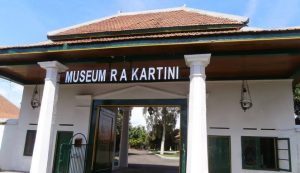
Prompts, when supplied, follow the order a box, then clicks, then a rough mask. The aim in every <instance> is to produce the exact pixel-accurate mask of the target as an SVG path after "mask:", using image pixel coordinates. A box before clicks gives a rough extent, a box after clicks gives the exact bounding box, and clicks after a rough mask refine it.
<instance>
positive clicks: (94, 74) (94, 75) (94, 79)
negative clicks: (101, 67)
mask: <svg viewBox="0 0 300 173" xmlns="http://www.w3.org/2000/svg"><path fill="white" fill-rule="evenodd" d="M98 73H99V72H98V70H93V73H92V82H97V80H98Z"/></svg>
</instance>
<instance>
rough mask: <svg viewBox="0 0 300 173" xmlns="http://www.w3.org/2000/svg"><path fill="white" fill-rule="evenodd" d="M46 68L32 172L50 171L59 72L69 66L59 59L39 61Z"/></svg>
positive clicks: (48, 172)
mask: <svg viewBox="0 0 300 173" xmlns="http://www.w3.org/2000/svg"><path fill="white" fill-rule="evenodd" d="M38 64H39V65H40V66H41V67H42V68H44V69H45V70H46V78H45V85H44V91H43V97H42V102H41V109H40V114H39V120H38V126H37V133H36V140H35V144H34V150H33V156H32V162H31V168H30V173H50V172H51V168H50V166H49V165H51V164H49V163H51V162H50V160H49V159H50V158H49V156H50V155H51V154H50V152H52V151H51V149H52V147H51V144H52V143H51V136H52V134H51V131H52V124H53V119H54V116H55V111H56V102H57V97H58V84H57V81H58V73H60V72H63V71H65V70H67V67H66V66H64V65H62V64H60V63H59V62H57V61H47V62H39V63H38Z"/></svg>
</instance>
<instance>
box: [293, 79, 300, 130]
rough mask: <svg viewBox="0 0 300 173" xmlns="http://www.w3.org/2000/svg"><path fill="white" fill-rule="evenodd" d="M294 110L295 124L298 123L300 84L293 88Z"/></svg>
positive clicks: (299, 120)
mask: <svg viewBox="0 0 300 173" xmlns="http://www.w3.org/2000/svg"><path fill="white" fill-rule="evenodd" d="M294 111H295V114H296V115H297V117H296V124H300V84H297V85H296V86H295V88H294Z"/></svg>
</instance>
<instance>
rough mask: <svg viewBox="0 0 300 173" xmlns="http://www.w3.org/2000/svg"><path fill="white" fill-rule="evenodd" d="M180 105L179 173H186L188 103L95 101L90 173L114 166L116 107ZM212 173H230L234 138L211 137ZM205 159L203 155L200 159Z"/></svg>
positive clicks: (166, 101)
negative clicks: (231, 141)
mask: <svg viewBox="0 0 300 173" xmlns="http://www.w3.org/2000/svg"><path fill="white" fill-rule="evenodd" d="M133 106H176V107H180V137H181V138H180V146H181V147H180V165H179V170H178V173H185V172H186V153H187V152H186V151H187V100H186V99H159V100H152V99H151V100H150V99H149V100H148V99H143V100H94V102H93V109H92V116H91V124H90V134H89V143H90V147H89V149H88V151H87V152H88V153H87V163H86V165H87V166H86V172H87V173H110V172H112V167H113V158H114V156H113V149H114V141H113V140H114V139H113V136H114V130H115V129H114V127H115V125H114V124H115V114H114V113H113V112H112V111H110V110H109V109H110V108H112V107H133ZM208 144H209V171H210V173H219V172H222V173H230V172H231V157H230V137H229V136H208ZM199 157H201V156H199Z"/></svg>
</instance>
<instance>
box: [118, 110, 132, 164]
mask: <svg viewBox="0 0 300 173" xmlns="http://www.w3.org/2000/svg"><path fill="white" fill-rule="evenodd" d="M123 111H124V113H123V121H122V131H121V141H120V168H126V167H128V125H129V116H130V114H131V108H125V109H123Z"/></svg>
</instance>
